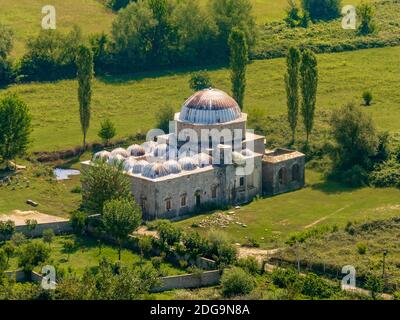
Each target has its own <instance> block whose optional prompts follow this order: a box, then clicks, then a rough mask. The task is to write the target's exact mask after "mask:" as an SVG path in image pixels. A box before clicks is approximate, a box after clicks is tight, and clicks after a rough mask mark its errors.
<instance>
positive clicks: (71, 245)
mask: <svg viewBox="0 0 400 320" xmlns="http://www.w3.org/2000/svg"><path fill="white" fill-rule="evenodd" d="M63 249H64V251H65V252H66V253H67V260H68V261H69V257H70V255H71V253H72V252H73V251H74V250H75V241H74V240H71V239H67V240H65V241H64V242H63Z"/></svg>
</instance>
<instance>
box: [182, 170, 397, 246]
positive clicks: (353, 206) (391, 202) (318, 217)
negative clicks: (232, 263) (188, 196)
mask: <svg viewBox="0 0 400 320" xmlns="http://www.w3.org/2000/svg"><path fill="white" fill-rule="evenodd" d="M306 183H307V185H306V187H305V188H304V189H302V190H299V191H296V192H291V193H286V194H283V195H279V196H275V197H269V198H265V199H260V200H256V201H253V202H252V203H250V204H249V205H246V206H243V207H242V208H240V209H238V210H234V211H235V212H236V217H237V220H238V221H239V222H241V223H244V224H246V225H247V227H245V228H244V227H242V226H241V225H238V224H236V223H231V224H229V226H228V227H227V228H219V227H217V228H218V229H220V230H222V231H225V232H226V233H227V235H228V236H229V238H230V239H231V241H232V242H237V243H240V244H244V243H246V241H247V238H249V237H250V238H253V239H255V240H257V241H258V242H259V243H260V245H261V247H264V248H276V247H279V246H282V245H283V244H284V241H285V240H287V239H288V236H289V235H290V234H292V233H293V232H298V231H302V230H307V229H310V228H312V227H317V226H321V225H327V224H329V225H332V224H337V225H339V226H344V225H345V224H346V223H347V222H348V221H366V220H370V219H386V218H388V217H392V216H398V215H399V214H400V190H399V189H389V188H388V189H373V188H360V189H349V188H346V187H344V186H342V185H340V184H337V183H333V182H327V181H325V180H324V179H323V177H322V176H321V175H320V174H319V173H316V172H314V171H310V170H308V171H307V173H306ZM217 212H218V211H217ZM229 212H231V210H228V211H227V212H226V213H228V215H229ZM208 216H209V215H200V216H196V217H193V218H190V219H187V220H183V221H180V222H177V223H176V224H177V225H178V226H180V227H183V228H184V229H186V230H191V231H198V232H201V233H205V232H207V231H208V228H199V227H197V226H196V225H197V224H199V222H200V221H202V220H203V219H205V218H206V217H208ZM193 224H194V226H193Z"/></svg>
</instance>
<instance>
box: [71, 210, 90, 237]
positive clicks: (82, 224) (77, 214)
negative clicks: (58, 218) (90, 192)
mask: <svg viewBox="0 0 400 320" xmlns="http://www.w3.org/2000/svg"><path fill="white" fill-rule="evenodd" d="M70 223H71V226H72V230H73V231H74V233H76V234H78V235H82V234H83V233H84V232H85V228H86V214H85V213H84V212H82V211H74V212H73V213H72V215H71V219H70Z"/></svg>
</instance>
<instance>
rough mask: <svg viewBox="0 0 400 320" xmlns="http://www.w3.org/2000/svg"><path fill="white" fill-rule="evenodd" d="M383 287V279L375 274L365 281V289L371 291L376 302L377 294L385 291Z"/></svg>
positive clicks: (371, 274) (368, 276) (369, 275)
mask: <svg viewBox="0 0 400 320" xmlns="http://www.w3.org/2000/svg"><path fill="white" fill-rule="evenodd" d="M383 285H384V283H383V279H382V278H381V277H379V276H377V275H375V274H373V273H370V274H368V275H367V277H366V279H365V288H366V289H367V290H369V291H371V295H372V299H374V300H376V298H377V293H379V292H382V291H383Z"/></svg>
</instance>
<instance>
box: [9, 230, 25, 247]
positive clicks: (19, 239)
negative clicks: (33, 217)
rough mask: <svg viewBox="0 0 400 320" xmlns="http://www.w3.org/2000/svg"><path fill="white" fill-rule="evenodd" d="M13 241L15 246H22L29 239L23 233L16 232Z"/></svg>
mask: <svg viewBox="0 0 400 320" xmlns="http://www.w3.org/2000/svg"><path fill="white" fill-rule="evenodd" d="M11 242H12V243H13V244H14V246H16V247H20V246H22V245H24V244H26V242H27V239H26V237H25V235H24V234H23V233H21V232H16V233H14V234H13V235H12V237H11Z"/></svg>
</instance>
